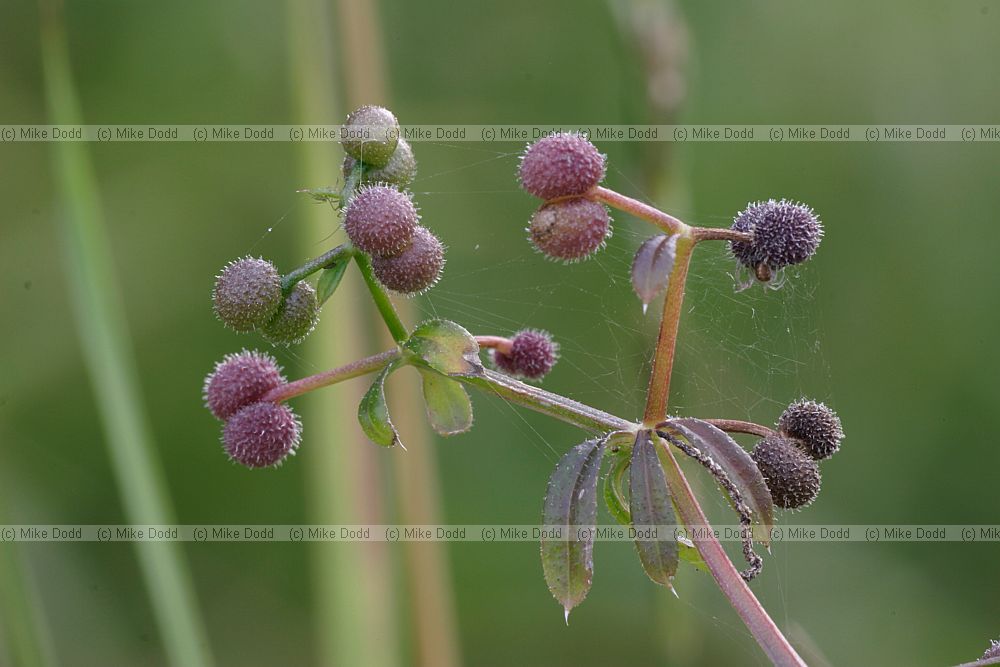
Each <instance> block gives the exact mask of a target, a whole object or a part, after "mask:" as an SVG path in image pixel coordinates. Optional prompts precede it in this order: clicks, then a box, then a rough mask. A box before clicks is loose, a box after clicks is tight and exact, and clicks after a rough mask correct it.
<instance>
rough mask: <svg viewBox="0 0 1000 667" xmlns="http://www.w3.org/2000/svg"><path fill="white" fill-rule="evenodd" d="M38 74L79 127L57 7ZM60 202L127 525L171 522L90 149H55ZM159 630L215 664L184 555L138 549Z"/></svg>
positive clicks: (180, 650)
mask: <svg viewBox="0 0 1000 667" xmlns="http://www.w3.org/2000/svg"><path fill="white" fill-rule="evenodd" d="M39 10H40V11H39V13H40V17H41V48H42V65H43V67H42V73H43V78H44V85H45V93H46V102H47V105H48V109H49V116H50V122H52V123H55V124H59V125H79V124H81V116H82V114H81V113H80V109H79V102H78V99H77V94H76V90H75V87H74V83H73V79H72V72H71V68H70V58H69V53H68V49H67V46H66V31H65V26H64V24H63V16H62V3H61V2H58V1H57V0H48V1H42V2H39ZM52 146H53V151H54V155H53V157H54V161H55V177H56V183H57V186H58V188H59V191H60V196H61V198H62V200H63V204H64V206H65V207H66V208H65V210H64V211H63V212H62V213H61V214H60V216H59V217H60V223H61V227H60V236H61V240H62V241H63V242H64V245H65V252H66V254H65V259H66V261H65V266H66V270H67V275H66V278H67V282H68V285H69V291H70V299H69V300H70V302H71V304H72V305H73V306H74V310H75V316H76V323H77V327H78V336H79V340H80V346H81V349H82V352H83V355H84V359H85V362H86V365H87V370H88V375H89V376H90V382H91V385H92V387H93V390H94V398H95V400H96V402H97V408H98V412H99V415H100V417H101V421H102V422H103V428H104V433H105V438H104V440H105V444H106V445H107V448H108V455H109V457H110V459H111V463H112V467H113V471H114V475H115V481H116V482H117V485H118V490H119V493H120V494H121V499H122V504H123V506H124V512H125V518H126V520H127V521H128V522H129V523H132V524H171V523H174V522H175V518H174V516H173V510H172V508H171V503H170V496H169V492H168V490H167V486H166V482H165V481H164V479H163V471H162V469H161V467H160V462H159V460H158V458H157V456H156V449H155V448H154V445H153V438H152V433H151V429H150V426H149V423H148V420H147V417H146V412H145V409H144V407H143V405H142V399H141V395H142V390H141V386H140V382H139V376H138V372H137V370H136V365H135V360H134V359H133V358H132V343H131V340H130V337H129V332H128V323H127V318H126V315H125V308H124V305H123V303H122V297H121V293H120V291H119V290H120V285H122V284H123V282H124V281H121V280H119V279H118V277H117V276H116V275H115V272H114V268H113V267H114V264H115V261H114V255H113V252H112V248H111V242H110V239H109V237H108V232H107V229H106V228H105V226H104V222H103V211H102V206H101V200H100V191H99V188H98V184H97V177H96V175H95V173H94V169H93V165H92V164H91V162H90V156H89V154H88V153H87V148H86V144H84V143H78V142H73V141H58V142H55V143H54V144H52ZM134 548H135V550H136V555H137V557H138V561H139V568H140V571H141V573H142V577H143V582H144V583H145V586H146V590H147V592H148V594H149V597H150V600H151V603H152V607H153V614H154V617H155V619H156V623H157V627H158V630H159V633H160V635H161V639H162V641H163V645H164V647H165V649H166V653H167V660H168V661H169V663H170V664H173V665H184V666H185V667H187V666H189V665H191V666H199V665H201V666H205V665H211V664H212V663H213V660H212V654H211V649H210V646H209V642H208V637H207V633H206V631H205V628H204V625H203V623H202V618H201V613H200V612H199V610H198V605H197V602H196V599H195V594H194V588H193V586H192V583H191V577H190V573H189V572H188V569H187V566H186V563H185V561H184V557H183V553H182V552H181V550H180V547H179V546H178V545H177V544H175V543H172V542H137V543H136V544H135V545H134Z"/></svg>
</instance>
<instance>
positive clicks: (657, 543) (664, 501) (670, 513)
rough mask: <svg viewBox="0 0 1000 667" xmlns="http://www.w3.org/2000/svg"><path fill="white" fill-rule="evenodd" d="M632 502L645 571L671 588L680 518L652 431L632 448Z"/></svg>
mask: <svg viewBox="0 0 1000 667" xmlns="http://www.w3.org/2000/svg"><path fill="white" fill-rule="evenodd" d="M629 502H630V505H631V514H632V525H633V526H636V527H637V529H638V530H639V531H640V533H639V535H637V537H636V539H635V546H636V549H638V551H639V560H640V561H641V562H642V568H643V569H644V570H645V571H646V574H647V575H649V578H650V579H652V580H653V581H654V582H656V583H658V584H662V585H664V586H668V587H670V586H671V584H670V580H671V579H673V577H674V575H675V574H676V573H677V563H678V560H677V558H678V555H677V542H676V541H675V540H674V534H673V527H676V525H677V518H676V516H675V515H674V507H673V504H672V503H671V500H670V492H669V491H668V490H667V480H666V477H664V475H663V466H662V465H661V464H660V458H659V457H658V456H657V454H656V445H654V444H653V439H652V438H651V437H650V434H649V431H640V432H639V433H638V434H637V435H636V440H635V445H634V446H633V447H632V465H631V471H630V474H629ZM665 530H670V531H671V532H670V534H664V531H665ZM647 531H650V532H649V533H648V534H647ZM651 531H655V533H653V532H651Z"/></svg>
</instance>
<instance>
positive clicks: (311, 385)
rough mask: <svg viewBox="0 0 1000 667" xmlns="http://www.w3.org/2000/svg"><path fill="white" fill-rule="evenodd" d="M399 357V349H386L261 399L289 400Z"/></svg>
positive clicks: (268, 393)
mask: <svg viewBox="0 0 1000 667" xmlns="http://www.w3.org/2000/svg"><path fill="white" fill-rule="evenodd" d="M399 357H400V352H399V350H398V349H392V350H386V351H385V352H380V353H379V354H375V355H372V356H370V357H365V358H364V359H358V360H357V361H355V362H352V363H349V364H347V365H346V366H341V367H340V368H334V369H332V370H328V371H326V372H323V373H318V374H316V375H310V376H308V377H304V378H302V379H301V380H296V381H294V382H289V383H288V384H284V385H282V386H280V387H277V388H275V389H272V390H271V391H269V392H267V393H266V394H264V396H263V398H261V400H262V401H273V402H274V403H280V402H282V401H287V400H288V399H290V398H295V397H296V396H301V395H302V394H305V393H307V392H310V391H313V390H314V389H321V388H323V387H329V386H330V385H332V384H337V383H338V382H343V381H344V380H350V379H351V378H356V377H358V376H361V375H367V374H368V373H373V372H375V371H377V370H379V369H381V368H384V367H385V366H387V365H388V364H389V362H391V361H395V360H396V359H399Z"/></svg>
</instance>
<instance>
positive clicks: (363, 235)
mask: <svg viewBox="0 0 1000 667" xmlns="http://www.w3.org/2000/svg"><path fill="white" fill-rule="evenodd" d="M419 221H420V215H419V214H418V213H417V207H416V206H414V205H413V200H412V199H411V198H410V195H409V194H408V193H405V192H402V191H400V190H397V189H396V188H394V187H391V186H388V185H382V184H378V185H368V186H365V187H363V188H361V189H360V190H359V191H358V193H357V194H356V195H355V196H354V198H353V199H351V203H350V204H348V206H347V211H346V212H345V213H344V231H346V232H347V236H348V238H350V239H351V243H353V244H354V245H355V246H357V247H358V248H360V249H361V250H363V251H364V252H367V253H368V254H369V255H374V256H376V257H390V256H392V255H397V254H399V253H400V252H401V251H402V250H403V249H404V248H406V247H407V246H408V245H409V244H410V240H411V239H412V237H413V230H414V229H415V228H416V226H417V223H418V222H419Z"/></svg>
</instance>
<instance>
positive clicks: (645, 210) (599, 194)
mask: <svg viewBox="0 0 1000 667" xmlns="http://www.w3.org/2000/svg"><path fill="white" fill-rule="evenodd" d="M587 196H588V197H589V198H591V199H593V200H594V201H599V202H604V203H605V204H607V205H608V206H610V207H611V208H616V209H618V210H619V211H625V212H626V213H631V214H632V215H634V216H635V217H637V218H641V219H642V220H645V221H646V222H651V223H653V224H654V225H656V226H657V227H659V228H660V229H662V230H663V231H665V232H666V233H667V234H683V233H685V232H687V231H688V230H689V229H690V228H689V227H688V225H686V224H685V223H684V222H682V221H681V220H680V219H678V218H675V217H674V216H672V215H670V214H669V213H664V212H663V211H661V210H660V209H658V208H656V207H655V206H650V205H649V204H644V203H642V202H641V201H639V200H638V199H632V198H631V197H626V196H625V195H623V194H620V193H618V192H615V191H614V190H610V189H608V188H605V187H601V186H600V185H598V186H597V187H595V188H594V189H592V190H591V191H590V192H588V193H587Z"/></svg>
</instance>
